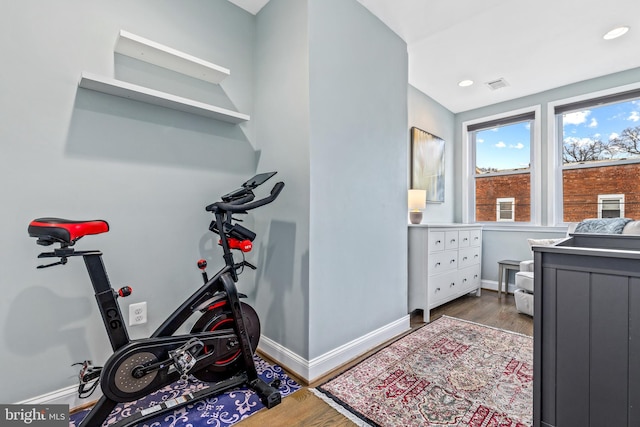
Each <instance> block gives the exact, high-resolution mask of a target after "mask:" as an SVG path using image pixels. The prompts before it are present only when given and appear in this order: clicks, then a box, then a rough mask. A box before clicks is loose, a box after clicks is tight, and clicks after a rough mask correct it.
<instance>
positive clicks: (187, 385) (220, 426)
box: [69, 356, 300, 427]
mask: <svg viewBox="0 0 640 427" xmlns="http://www.w3.org/2000/svg"><path fill="white" fill-rule="evenodd" d="M254 360H255V364H256V370H257V371H258V375H259V376H260V378H262V379H263V380H264V381H266V382H267V383H270V382H271V381H273V380H274V379H276V378H279V379H280V381H281V384H280V393H281V394H282V397H283V398H284V397H285V396H288V395H290V394H291V393H293V392H294V391H297V390H299V389H300V385H299V384H298V383H296V382H295V381H293V380H292V379H291V378H289V377H288V376H287V374H285V373H284V371H283V369H282V368H281V367H280V366H278V365H273V366H272V365H269V364H268V363H267V362H265V361H264V360H262V359H261V358H260V357H258V356H254ZM206 387H207V383H203V382H201V381H199V380H197V379H195V378H193V377H190V378H189V380H188V381H186V382H184V383H182V382H179V381H178V382H176V383H173V384H171V385H170V386H167V387H165V388H162V389H160V390H158V391H156V392H154V393H152V394H150V395H148V396H146V397H144V398H142V399H139V400H136V401H133V402H128V403H120V404H118V405H117V406H116V408H115V409H114V410H113V412H112V413H111V415H109V417H108V418H107V420H106V421H105V423H103V425H104V426H106V425H110V424H113V423H115V422H118V421H120V420H121V419H122V418H124V417H128V416H129V415H131V414H133V413H135V412H137V411H141V410H143V409H146V408H149V407H152V406H155V405H157V404H158V403H161V402H164V401H166V400H169V399H174V398H176V397H180V396H182V395H184V394H186V393H191V392H194V391H199V390H202V389H204V388H206ZM262 408H264V405H263V404H262V402H261V401H260V398H259V397H258V395H257V394H256V393H255V392H254V391H253V390H250V389H248V388H247V387H242V388H238V389H235V390H232V391H228V392H226V393H223V394H220V395H217V396H214V397H209V398H204V399H201V400H198V401H194V402H192V403H189V404H187V405H186V406H183V407H181V408H178V409H175V410H173V411H171V410H169V411H167V412H165V413H164V414H160V415H158V416H157V417H155V418H152V419H150V420H147V421H143V422H141V423H140V424H138V426H139V427H160V426H163V427H165V426H166V427H178V426H185V427H186V426H189V427H198V426H203V427H204V426H206V427H227V426H231V425H233V424H235V423H237V422H238V421H241V420H243V419H245V418H247V417H249V416H250V415H252V414H254V413H255V412H257V411H259V410H260V409H262ZM88 413H89V410H88V409H87V410H84V411H80V412H77V413H75V414H72V415H71V417H70V420H69V421H70V422H69V426H70V427H75V426H77V425H79V424H80V422H81V421H82V419H83V418H84V417H85V416H86V415H87V414H88Z"/></svg>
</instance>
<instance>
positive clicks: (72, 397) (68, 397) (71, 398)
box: [16, 385, 102, 409]
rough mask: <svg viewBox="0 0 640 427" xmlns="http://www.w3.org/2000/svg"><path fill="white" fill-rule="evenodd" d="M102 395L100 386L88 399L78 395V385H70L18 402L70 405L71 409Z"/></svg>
mask: <svg viewBox="0 0 640 427" xmlns="http://www.w3.org/2000/svg"><path fill="white" fill-rule="evenodd" d="M100 397H102V390H100V387H99V386H98V387H97V388H96V390H95V392H94V393H93V394H92V395H91V396H89V397H88V398H86V399H80V398H79V397H78V386H77V385H70V386H69V387H65V388H61V389H59V390H55V391H52V392H49V393H45V394H42V395H40V396H36V397H32V398H30V399H26V400H23V401H21V402H16V404H18V405H69V408H70V409H73V408H77V407H79V406H82V405H86V404H87V403H91V402H93V401H96V400H98V399H100Z"/></svg>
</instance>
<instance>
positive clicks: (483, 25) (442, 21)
mask: <svg viewBox="0 0 640 427" xmlns="http://www.w3.org/2000/svg"><path fill="white" fill-rule="evenodd" d="M229 1H231V2H232V3H235V4H237V5H238V6H240V7H242V8H244V9H245V10H247V11H249V12H251V13H253V14H256V13H258V12H259V11H260V9H261V8H262V7H263V6H264V5H265V4H266V3H267V2H268V1H269V0H229ZM357 1H358V2H359V3H361V4H362V5H363V6H364V7H366V8H367V9H369V10H370V11H371V12H372V13H373V14H374V15H375V16H377V17H378V18H379V19H380V20H381V21H382V22H384V23H385V24H386V25H387V26H388V27H389V28H391V29H392V30H393V31H394V32H395V33H396V34H398V35H399V36H400V37H401V38H402V39H403V40H404V41H405V42H406V43H407V50H408V53H409V83H410V84H411V85H413V86H414V87H416V88H417V89H419V90H420V91H422V92H424V93H425V94H427V95H429V96H430V97H431V98H433V99H435V100H436V101H437V102H438V103H440V104H442V105H443V106H445V107H446V108H447V109H449V110H451V111H452V112H454V113H459V112H462V111H468V110H471V109H474V108H479V107H483V106H486V105H491V104H495V103H497V102H502V101H507V100H510V99H514V98H519V97H522V96H526V95H530V94H534V93H538V92H542V91H545V90H548V89H552V88H556V87H559V86H564V85H566V84H570V83H575V82H578V81H582V80H587V79H590V78H594V77H599V76H603V75H606V74H611V73H615V72H618V71H623V70H628V69H631V68H636V67H640V1H638V0H536V1H533V2H532V1H525V0H457V1H451V0H357ZM621 25H625V26H629V27H630V30H629V32H628V33H627V34H625V35H624V36H622V37H620V38H618V39H614V40H604V39H603V38H602V36H603V35H604V34H605V33H606V32H607V31H609V30H611V29H612V28H614V27H618V26H621ZM465 79H470V80H473V81H474V84H473V85H471V86H469V87H459V86H458V82H459V81H461V80H465ZM499 79H504V81H505V82H506V84H507V85H506V86H505V87H502V88H500V89H491V88H490V87H489V86H488V85H487V84H486V83H488V82H493V81H496V80H499Z"/></svg>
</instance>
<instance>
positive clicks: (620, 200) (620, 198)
mask: <svg viewBox="0 0 640 427" xmlns="http://www.w3.org/2000/svg"><path fill="white" fill-rule="evenodd" d="M605 200H617V201H618V203H619V204H620V216H619V217H618V218H624V194H598V218H602V204H603V202H604V201H605Z"/></svg>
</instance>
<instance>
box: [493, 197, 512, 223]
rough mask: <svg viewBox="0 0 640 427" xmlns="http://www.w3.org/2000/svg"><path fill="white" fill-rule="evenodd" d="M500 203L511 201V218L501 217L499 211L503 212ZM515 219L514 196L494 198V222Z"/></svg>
mask: <svg viewBox="0 0 640 427" xmlns="http://www.w3.org/2000/svg"><path fill="white" fill-rule="evenodd" d="M501 203H511V218H502V217H501V215H500V213H501V212H504V211H503V210H502V209H500V204H501ZM515 220H516V198H515V197H499V198H497V199H496V222H515Z"/></svg>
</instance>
